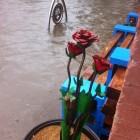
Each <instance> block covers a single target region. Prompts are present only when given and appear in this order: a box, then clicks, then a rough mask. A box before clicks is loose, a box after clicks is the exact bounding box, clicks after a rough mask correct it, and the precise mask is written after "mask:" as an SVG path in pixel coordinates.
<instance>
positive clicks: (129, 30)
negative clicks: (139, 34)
mask: <svg viewBox="0 0 140 140" xmlns="http://www.w3.org/2000/svg"><path fill="white" fill-rule="evenodd" d="M117 32H123V33H124V35H123V37H122V38H121V39H120V40H119V42H123V41H124V39H125V38H126V36H127V34H128V33H130V34H136V27H130V26H125V25H121V24H117V25H116V26H115V27H114V32H113V36H115V35H116V33H117Z"/></svg>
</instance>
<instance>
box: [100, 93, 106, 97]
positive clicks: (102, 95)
mask: <svg viewBox="0 0 140 140" xmlns="http://www.w3.org/2000/svg"><path fill="white" fill-rule="evenodd" d="M105 95H106V92H102V93H99V94H98V96H99V97H101V98H102V97H105Z"/></svg>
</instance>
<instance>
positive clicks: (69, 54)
mask: <svg viewBox="0 0 140 140" xmlns="http://www.w3.org/2000/svg"><path fill="white" fill-rule="evenodd" d="M65 51H66V55H67V56H68V57H71V58H75V56H74V54H73V53H68V51H67V48H66V49H65Z"/></svg>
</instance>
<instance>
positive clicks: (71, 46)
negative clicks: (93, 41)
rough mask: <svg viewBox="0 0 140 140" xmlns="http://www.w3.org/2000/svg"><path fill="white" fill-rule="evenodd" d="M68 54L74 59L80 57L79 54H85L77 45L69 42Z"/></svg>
mask: <svg viewBox="0 0 140 140" xmlns="http://www.w3.org/2000/svg"><path fill="white" fill-rule="evenodd" d="M67 52H68V54H69V55H70V54H72V55H73V57H75V56H77V55H79V54H82V53H83V50H82V49H80V48H79V47H78V46H77V45H76V44H75V43H73V42H68V45H67Z"/></svg>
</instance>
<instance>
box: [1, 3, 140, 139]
mask: <svg viewBox="0 0 140 140" xmlns="http://www.w3.org/2000/svg"><path fill="white" fill-rule="evenodd" d="M50 5H51V1H50V0H46V1H45V0H0V140H22V139H23V138H24V137H25V135H26V134H27V133H28V132H29V131H30V130H31V129H32V128H33V127H34V126H36V125H37V124H40V123H42V122H44V121H46V120H50V119H55V118H60V117H61V101H59V97H60V96H61V94H60V92H59V89H60V87H61V84H62V83H63V82H64V81H65V80H66V78H67V73H66V65H67V60H68V58H67V56H66V55H65V48H66V44H67V41H68V40H71V35H72V33H73V32H74V31H76V30H77V29H81V28H83V29H88V30H92V31H94V32H95V33H96V34H97V35H98V36H100V38H101V42H100V43H96V44H94V45H93V46H92V47H91V48H88V49H87V60H86V62H85V64H84V68H86V67H87V66H88V65H89V64H90V63H91V60H92V57H91V56H92V55H93V54H96V53H99V52H100V51H101V49H102V47H103V46H104V45H105V44H106V43H107V42H108V41H109V39H111V37H112V31H113V27H114V26H115V25H116V24H123V23H125V20H126V15H127V13H128V12H129V11H135V10H136V7H137V6H140V1H138V0H137V1H136V0H135V1H134V0H129V2H127V4H126V0H117V1H112V0H106V1H104V0H69V1H68V0H66V6H67V12H68V22H67V23H62V24H60V25H58V26H56V25H54V24H53V23H52V24H51V27H50V31H48V30H47V28H48V13H49V9H50ZM74 64H75V66H74V67H72V70H73V74H75V73H76V70H75V68H76V65H79V59H76V60H75V62H74Z"/></svg>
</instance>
